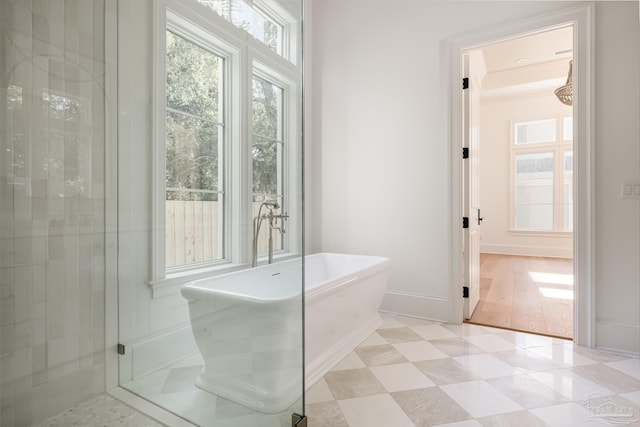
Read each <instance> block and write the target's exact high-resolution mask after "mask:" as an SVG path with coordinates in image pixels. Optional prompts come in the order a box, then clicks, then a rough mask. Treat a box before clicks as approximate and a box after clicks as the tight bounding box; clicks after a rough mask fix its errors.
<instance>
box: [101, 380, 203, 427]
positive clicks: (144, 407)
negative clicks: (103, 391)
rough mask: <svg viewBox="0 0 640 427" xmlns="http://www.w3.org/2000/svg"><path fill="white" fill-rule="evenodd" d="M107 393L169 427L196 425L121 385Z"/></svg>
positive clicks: (191, 426)
mask: <svg viewBox="0 0 640 427" xmlns="http://www.w3.org/2000/svg"><path fill="white" fill-rule="evenodd" d="M109 394H110V395H111V396H113V397H115V398H116V399H118V400H120V401H121V402H124V403H126V404H127V405H129V406H131V407H132V408H133V409H136V410H138V411H140V412H142V413H143V414H145V415H147V416H149V417H151V418H153V419H154V420H156V421H159V422H161V423H163V424H164V425H168V426H171V427H194V426H196V425H195V424H191V423H190V422H188V421H187V420H185V419H184V418H180V417H178V416H177V415H174V414H172V413H171V412H168V411H165V410H164V409H162V408H161V407H160V406H157V405H154V404H153V403H151V402H149V401H148V400H145V399H143V398H142V397H140V396H137V395H135V394H133V393H131V392H130V391H128V390H125V389H123V388H121V387H115V388H113V389H111V390H109Z"/></svg>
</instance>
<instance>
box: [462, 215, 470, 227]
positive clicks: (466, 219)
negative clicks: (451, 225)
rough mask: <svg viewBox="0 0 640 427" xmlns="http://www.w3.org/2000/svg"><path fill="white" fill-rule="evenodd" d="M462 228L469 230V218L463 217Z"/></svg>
mask: <svg viewBox="0 0 640 427" xmlns="http://www.w3.org/2000/svg"><path fill="white" fill-rule="evenodd" d="M462 228H469V217H468V216H463V217H462Z"/></svg>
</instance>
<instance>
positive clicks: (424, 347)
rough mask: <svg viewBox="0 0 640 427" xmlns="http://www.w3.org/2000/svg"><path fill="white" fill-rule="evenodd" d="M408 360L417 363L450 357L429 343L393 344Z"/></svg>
mask: <svg viewBox="0 0 640 427" xmlns="http://www.w3.org/2000/svg"><path fill="white" fill-rule="evenodd" d="M393 346H394V347H395V349H396V350H398V351H399V352H400V353H402V355H403V356H404V357H406V358H407V360H409V361H411V362H417V361H419V360H433V359H444V358H447V357H449V356H448V355H447V354H446V353H444V352H442V351H441V350H440V349H439V348H437V347H436V346H434V345H433V344H431V343H430V342H428V341H414V342H403V343H397V344H393Z"/></svg>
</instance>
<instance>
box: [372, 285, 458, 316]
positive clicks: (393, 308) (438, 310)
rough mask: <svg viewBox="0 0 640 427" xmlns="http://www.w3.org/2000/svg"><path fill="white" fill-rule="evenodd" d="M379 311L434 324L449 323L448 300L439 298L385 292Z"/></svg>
mask: <svg viewBox="0 0 640 427" xmlns="http://www.w3.org/2000/svg"><path fill="white" fill-rule="evenodd" d="M380 311H383V312H386V313H393V314H399V315H401V316H410V317H418V318H420V319H427V320H433V321H436V322H448V321H449V300H448V299H446V298H440V297H430V296H425V295H415V294H407V293H402V292H393V291H387V292H385V294H384V298H383V300H382V304H381V306H380Z"/></svg>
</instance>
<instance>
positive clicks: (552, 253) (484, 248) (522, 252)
mask: <svg viewBox="0 0 640 427" xmlns="http://www.w3.org/2000/svg"><path fill="white" fill-rule="evenodd" d="M480 252H481V253H485V254H499V255H518V256H535V257H547V258H573V249H572V248H554V247H545V246H524V245H499V244H495V245H492V244H480Z"/></svg>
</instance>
